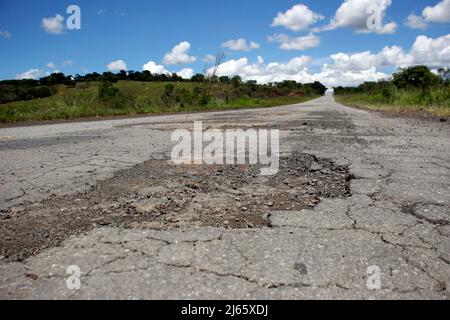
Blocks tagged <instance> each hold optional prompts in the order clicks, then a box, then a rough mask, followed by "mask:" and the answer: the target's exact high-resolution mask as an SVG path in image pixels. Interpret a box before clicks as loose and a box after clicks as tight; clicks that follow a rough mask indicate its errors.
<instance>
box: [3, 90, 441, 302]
mask: <svg viewBox="0 0 450 320" xmlns="http://www.w3.org/2000/svg"><path fill="white" fill-rule="evenodd" d="M194 121H202V122H203V123H204V124H205V125H206V126H208V127H209V128H214V129H225V128H241V129H246V128H266V129H272V128H273V129H279V130H280V131H281V141H280V142H281V145H280V147H281V159H280V170H279V172H278V174H277V175H275V176H267V177H264V176H261V175H259V170H260V168H259V167H258V166H250V165H236V166H229V165H214V166H208V165H174V164H171V163H170V162H169V160H170V152H171V148H172V147H173V144H172V143H171V142H170V133H171V132H172V131H173V130H176V129H191V128H192V125H193V122H194ZM0 137H8V139H6V138H5V139H0V161H1V163H0V179H1V186H0V191H1V194H0V210H1V211H0V298H2V299H103V298H109V299H361V298H363V299H448V298H450V288H449V286H450V238H449V237H450V166H449V159H450V141H449V139H448V137H450V126H449V125H448V124H446V123H440V122H437V121H433V120H430V119H419V118H396V117H391V116H386V115H382V114H379V113H373V112H370V113H369V112H365V111H360V110H355V109H351V108H347V107H344V106H341V105H339V104H336V103H335V102H334V101H333V99H332V97H322V98H320V99H317V100H314V101H310V102H307V103H304V104H300V105H293V106H288V107H279V108H271V109H258V110H250V111H249V110H244V111H233V112H219V113H206V114H189V115H174V116H164V117H152V118H140V119H127V120H112V121H101V122H90V123H79V124H76V123H72V124H57V125H49V126H37V127H29V128H26V129H25V128H4V129H0ZM74 277H76V279H75V280H76V281H73V280H74Z"/></svg>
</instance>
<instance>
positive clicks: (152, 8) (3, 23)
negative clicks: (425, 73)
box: [0, 0, 450, 86]
mask: <svg viewBox="0 0 450 320" xmlns="http://www.w3.org/2000/svg"><path fill="white" fill-rule="evenodd" d="M346 2H347V3H346ZM362 3H363V4H364V5H366V4H367V6H369V5H371V4H376V5H378V6H379V7H380V10H381V13H382V16H383V20H382V23H383V26H385V25H387V24H388V23H394V24H395V26H394V27H393V28H392V30H388V31H386V32H361V29H358V28H359V27H358V26H357V25H358V23H359V22H358V21H356V20H358V18H357V17H356V18H355V17H347V16H345V15H346V14H347V15H351V14H352V13H354V12H355V9H354V8H352V6H356V7H360V5H361V4H362ZM71 4H76V5H78V6H79V7H80V9H81V24H82V25H81V30H62V32H56V33H51V31H50V32H49V30H46V29H45V28H44V27H43V19H45V18H54V17H55V16H56V15H57V14H60V15H61V16H63V18H64V19H66V18H67V17H68V14H66V9H67V7H68V6H69V5H71ZM447 4H448V5H447ZM296 5H297V6H296ZM298 5H301V7H300V6H298ZM295 6H296V7H295ZM427 7H428V8H429V9H428V10H425V9H426V8H427ZM447 8H448V9H450V1H449V0H421V1H415V0H392V1H391V0H359V4H358V0H347V1H343V0H316V1H308V0H303V1H301V0H300V1H290V0H240V1H236V0H227V1H213V0H184V1H182V0H171V1H158V0H154V1H137V0H136V1H133V0H129V1H119V0H108V1H106V0H97V1H84V0H78V1H73V0H72V1H65V0H41V1H23V0H14V1H9V0H1V2H0V78H1V79H14V78H16V77H17V76H19V75H21V74H23V73H25V72H27V71H29V70H35V71H37V70H38V71H37V74H39V75H42V74H45V73H48V72H52V71H54V70H60V71H62V72H64V73H66V74H76V73H80V74H84V73H86V72H93V71H97V72H103V71H106V70H107V65H108V64H110V63H111V62H114V61H118V60H122V62H123V63H125V64H126V67H127V69H128V70H138V71H142V69H143V66H144V65H146V64H147V63H148V62H150V61H153V62H154V64H155V65H159V66H161V68H162V67H164V70H166V71H171V72H172V71H173V72H178V71H180V70H182V69H185V71H186V70H187V71H188V74H189V71H190V72H201V71H202V70H203V68H204V64H205V62H204V57H205V56H206V55H215V54H217V53H218V52H221V51H223V52H225V53H226V60H227V61H231V63H229V64H228V65H224V66H223V68H221V73H223V74H228V73H231V72H234V73H239V74H242V76H243V77H244V78H251V77H255V78H256V79H257V80H260V81H261V82H269V81H271V80H277V79H278V78H277V76H276V75H274V74H273V73H277V74H278V75H280V77H282V78H293V79H295V80H303V82H307V81H308V80H311V79H312V80H322V79H323V82H327V85H329V86H332V85H335V84H336V82H337V81H338V79H339V78H340V76H342V74H343V72H344V73H345V71H349V72H354V73H355V74H348V79H345V80H344V81H343V82H344V83H343V84H357V83H358V82H359V78H360V76H361V75H366V76H370V77H373V78H374V79H375V78H381V77H382V75H388V74H389V73H391V72H392V71H393V70H395V69H396V68H398V67H399V66H402V65H407V64H416V63H425V64H429V65H430V66H434V67H438V66H440V65H449V64H450V44H449V42H450V37H448V35H449V30H450V21H449V18H448V16H449V14H448V13H447V12H446V9H447ZM339 9H341V10H340V11H342V12H343V13H342V15H341V16H338V15H337V13H338V12H339ZM288 10H292V12H291V15H290V14H289V12H288ZM279 13H281V17H280V19H279V21H281V22H279V23H278V24H277V23H274V22H275V19H276V17H277V15H278V14H279ZM295 13H297V15H295ZM310 13H313V14H314V15H316V17H318V18H316V19H313V20H314V21H311V20H308V14H310ZM364 14H366V15H367V18H368V14H367V13H366V12H363V15H364ZM411 14H414V15H415V18H416V19H415V20H414V21H415V22H416V23H414V24H412V23H409V26H408V23H407V21H408V17H409V16H410V15H411ZM293 16H294V17H293ZM303 17H304V19H305V21H302V19H303ZM289 19H293V20H294V21H289ZM352 19H353V20H352ZM355 19H356V20H355ZM364 19H366V17H364ZM333 20H334V21H335V23H334V25H333V23H332V21H333ZM274 24H276V26H274ZM299 24H300V25H303V26H304V27H302V28H300V26H299ZM62 25H63V26H65V21H63V22H62ZM305 25H306V27H305ZM327 26H328V28H326V27H327ZM324 29H326V30H324ZM386 29H388V27H386ZM380 33H382V34H380ZM280 35H282V37H280ZM308 36H309V38H307V37H308ZM419 36H425V37H426V38H420V39H419V40H420V41H419V42H420V43H416V42H417V40H418V37H419ZM268 37H272V40H274V39H275V40H274V41H272V42H271V41H268ZM311 37H313V38H311ZM241 38H243V39H245V40H246V44H247V45H248V46H250V42H254V43H255V44H257V45H255V46H254V47H255V48H253V49H252V50H249V51H242V50H232V49H230V48H225V47H223V44H224V43H226V42H227V41H230V40H237V39H241ZM276 39H278V40H279V41H276ZM280 39H284V40H283V41H281V40H280ZM295 39H298V41H297V42H295V41H294V40H295ZM309 40H315V41H313V44H311V45H304V44H305V43H306V42H307V41H309ZM280 41H281V42H280ZM433 41H434V42H433ZM183 42H185V44H186V42H187V43H188V44H189V48H188V50H186V49H187V47H186V45H184V46H182V47H183V48H181V49H182V50H185V54H186V55H187V57H188V58H192V59H188V60H186V59H184V60H183V59H181V60H180V61H179V62H180V63H177V64H164V61H165V59H164V58H165V55H166V54H167V53H170V52H171V50H172V49H173V48H174V47H175V46H176V45H178V44H180V43H183ZM318 42H320V43H318ZM283 43H285V44H286V46H289V45H290V44H291V47H292V43H297V46H294V47H296V49H292V50H286V49H283V48H281V47H280V46H281V45H282V44H283ZM298 44H300V46H298ZM415 44H416V46H415V47H417V48H421V47H423V44H425V45H428V46H429V50H430V51H436V50H438V51H439V52H438V53H439V54H438V55H437V54H435V56H433V55H431V56H429V57H428V58H427V59H422V58H420V57H419V56H423V52H422V53H421V52H418V51H417V50H415V49H414V50H412V47H413V46H414V45H415ZM394 46H395V47H399V48H401V49H402V50H403V52H398V50H397V51H396V52H395V54H396V55H398V56H396V57H391V56H390V58H386V57H385V56H383V57H382V56H381V54H380V52H381V51H382V50H383V49H384V48H386V47H388V48H391V49H392V48H393V47H394ZM241 47H242V46H241ZM235 49H237V47H236V46H235ZM241 49H243V48H241ZM368 50H369V51H370V52H371V55H362V56H358V55H356V56H354V55H355V54H358V53H362V52H365V51H368ZM413 51H414V52H413ZM338 53H342V54H344V55H343V56H340V57H336V56H335V58H334V59H333V58H332V56H333V55H336V54H338ZM186 55H185V56H184V57H186ZM258 57H260V58H259V59H258ZM298 57H308V59H306V58H304V59H297V60H294V62H295V64H296V66H294V67H292V64H294V63H292V64H291V65H289V62H291V61H293V59H295V58H298ZM193 58H195V61H193V60H194V59H193ZM243 59H244V60H243ZM175 60H176V59H175ZM372 60H373V61H372ZM395 60H396V61H398V63H395ZM166 61H167V60H166ZM258 61H259V62H258ZM367 61H372V65H360V64H361V63H363V62H367ZM393 61H394V62H393ZM402 61H403V62H404V63H403V62H402ZM49 63H53V65H51V64H49ZM233 63H234V64H233ZM270 63H276V64H277V65H275V67H274V68H272V67H270V66H269V64H270ZM324 64H327V65H328V67H326V68H325V69H324ZM119 65H120V64H119ZM49 66H50V67H49ZM113 66H114V65H113ZM344 67H345V68H347V70H345V71H344V70H342V69H343V68H344ZM373 68H375V69H373ZM244 69H248V70H247V71H244ZM113 70H115V69H113ZM331 73H332V74H331Z"/></svg>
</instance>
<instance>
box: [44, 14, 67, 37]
mask: <svg viewBox="0 0 450 320" xmlns="http://www.w3.org/2000/svg"><path fill="white" fill-rule="evenodd" d="M63 22H64V17H63V16H61V15H60V14H57V15H56V16H54V17H50V18H44V19H42V28H44V30H45V32H47V33H50V34H61V33H63V31H64V25H63Z"/></svg>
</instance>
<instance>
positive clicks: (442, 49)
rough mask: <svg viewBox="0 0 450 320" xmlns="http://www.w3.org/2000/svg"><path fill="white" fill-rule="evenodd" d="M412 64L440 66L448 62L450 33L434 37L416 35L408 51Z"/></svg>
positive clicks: (449, 58)
mask: <svg viewBox="0 0 450 320" xmlns="http://www.w3.org/2000/svg"><path fill="white" fill-rule="evenodd" d="M409 54H410V55H411V56H412V58H413V63H414V64H426V65H428V66H432V67H442V66H447V65H449V64H450V34H447V35H446V36H442V37H439V38H436V39H433V38H429V37H427V36H419V37H417V39H416V41H415V42H414V45H413V46H412V48H411V51H410V53H409Z"/></svg>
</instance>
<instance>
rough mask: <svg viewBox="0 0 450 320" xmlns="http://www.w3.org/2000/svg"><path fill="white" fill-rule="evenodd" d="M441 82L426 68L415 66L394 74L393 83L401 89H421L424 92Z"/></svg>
mask: <svg viewBox="0 0 450 320" xmlns="http://www.w3.org/2000/svg"><path fill="white" fill-rule="evenodd" d="M440 82H441V79H440V78H439V76H437V75H435V74H434V73H432V72H431V71H430V69H429V68H428V67H426V66H415V67H409V68H405V69H401V70H400V71H399V72H397V73H395V74H394V78H393V80H392V83H393V84H394V85H395V86H396V87H397V88H399V89H408V88H421V89H422V92H425V91H427V90H428V89H430V87H432V86H435V85H437V84H439V83H440Z"/></svg>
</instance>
